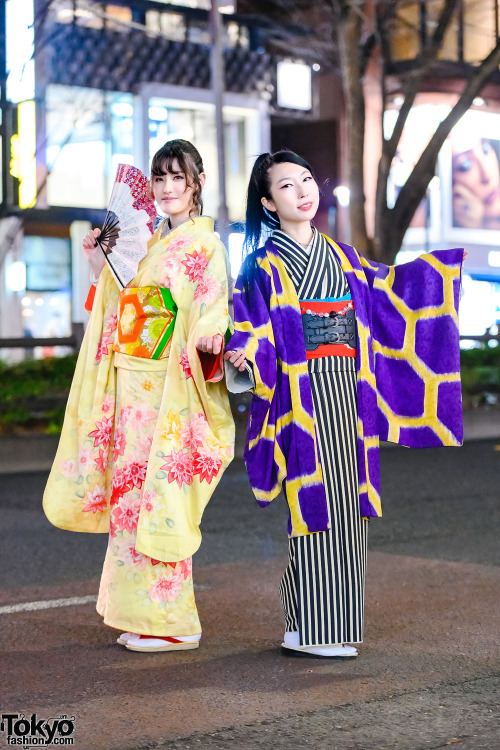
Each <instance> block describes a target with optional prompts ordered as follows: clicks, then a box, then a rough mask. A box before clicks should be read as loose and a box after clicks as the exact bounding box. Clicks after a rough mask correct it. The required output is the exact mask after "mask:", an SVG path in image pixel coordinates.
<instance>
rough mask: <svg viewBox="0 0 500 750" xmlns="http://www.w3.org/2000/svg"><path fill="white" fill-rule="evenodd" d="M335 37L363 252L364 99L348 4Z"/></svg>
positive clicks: (354, 214)
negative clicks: (337, 45) (340, 70)
mask: <svg viewBox="0 0 500 750" xmlns="http://www.w3.org/2000/svg"><path fill="white" fill-rule="evenodd" d="M336 16H337V19H336V21H337V29H336V33H337V39H338V43H339V55H340V63H341V69H342V81H343V88H344V96H345V107H346V121H347V138H348V143H347V161H348V177H349V189H350V203H349V221H350V225H351V241H352V244H353V245H354V246H355V247H356V248H357V249H358V250H359V252H361V253H363V254H365V253H367V251H368V250H369V246H370V242H369V238H368V234H367V230H366V219H365V194H364V178H363V172H364V138H365V99H364V92H363V82H362V65H361V54H360V39H361V33H362V23H363V22H362V17H361V14H360V13H359V11H358V10H357V9H354V10H353V9H352V8H351V7H350V6H349V5H348V4H346V5H344V6H343V8H342V9H341V10H340V11H339V10H338V8H337V12H336Z"/></svg>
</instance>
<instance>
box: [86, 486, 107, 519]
mask: <svg viewBox="0 0 500 750" xmlns="http://www.w3.org/2000/svg"><path fill="white" fill-rule="evenodd" d="M83 502H86V503H87V504H86V505H85V506H84V508H83V510H84V512H87V513H89V512H90V511H92V513H102V512H103V511H104V510H106V507H107V503H106V495H105V492H104V488H103V487H98V486H96V487H94V489H93V490H89V491H88V492H86V493H85V500H84V501H83Z"/></svg>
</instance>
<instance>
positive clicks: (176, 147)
mask: <svg viewBox="0 0 500 750" xmlns="http://www.w3.org/2000/svg"><path fill="white" fill-rule="evenodd" d="M176 159H177V163H178V165H179V169H180V170H181V172H183V174H184V177H185V178H186V187H192V188H193V197H192V204H193V205H192V208H191V209H190V211H189V216H190V217H191V214H192V213H194V214H195V215H198V213H200V214H202V213H203V201H202V199H201V189H202V188H201V181H200V174H201V173H202V172H204V169H203V161H202V159H201V156H200V152H199V151H198V149H197V148H196V147H195V146H193V144H192V143H191V142H190V141H185V140H184V139H183V138H175V139H174V140H172V141H167V142H166V143H165V144H164V145H163V146H162V147H161V148H160V150H159V151H157V152H156V154H155V155H154V156H153V160H152V162H151V178H154V177H163V175H164V174H166V173H167V172H173V164H174V161H175V160H176Z"/></svg>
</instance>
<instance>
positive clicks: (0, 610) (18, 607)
mask: <svg viewBox="0 0 500 750" xmlns="http://www.w3.org/2000/svg"><path fill="white" fill-rule="evenodd" d="M194 588H195V591H208V590H210V589H211V588H212V587H211V586H209V585H207V584H204V583H199V584H196V583H195V585H194ZM96 601H97V596H96V595H95V594H90V595H89V596H72V597H69V598H68V599H44V600H42V601H40V602H21V603H20V604H7V605H6V606H4V607H0V615H12V614H14V613H15V612H36V611H37V610H40V609H55V608H56V607H75V606H78V605H80V604H90V603H91V602H96Z"/></svg>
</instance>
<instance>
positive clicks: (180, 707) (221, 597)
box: [0, 440, 500, 750]
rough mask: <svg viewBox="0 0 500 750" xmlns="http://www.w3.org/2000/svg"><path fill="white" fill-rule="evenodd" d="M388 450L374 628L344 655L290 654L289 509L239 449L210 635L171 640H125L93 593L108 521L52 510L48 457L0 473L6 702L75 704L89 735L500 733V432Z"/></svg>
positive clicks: (351, 738) (349, 740)
mask: <svg viewBox="0 0 500 750" xmlns="http://www.w3.org/2000/svg"><path fill="white" fill-rule="evenodd" d="M381 455H382V497H383V508H384V517H383V519H375V520H372V521H371V522H370V531H369V559H368V579H367V609H366V634H365V643H364V644H363V646H361V647H360V649H359V651H360V655H359V657H358V659H357V660H355V662H350V663H338V662H328V663H325V662H317V661H311V660H306V659H290V658H286V657H283V656H282V655H281V653H280V651H279V644H280V642H281V636H282V631H283V624H282V619H281V613H280V607H279V599H278V593H277V587H278V583H279V579H280V575H281V572H282V570H283V567H284V565H285V562H286V555H287V541H286V533H285V527H286V509H285V505H284V502H283V501H282V499H281V498H278V499H277V500H276V501H275V502H274V503H273V504H272V505H271V507H269V508H267V509H265V510H261V509H258V508H257V506H256V505H255V503H254V501H253V498H252V495H251V490H250V487H249V485H248V481H247V478H246V474H245V469H244V465H243V462H242V460H241V459H237V460H235V461H234V462H233V464H232V465H231V466H230V468H229V469H228V471H227V472H226V474H225V476H224V478H223V480H222V482H221V485H220V486H219V488H218V490H217V492H216V493H215V495H214V498H213V499H212V501H211V503H210V504H209V506H208V509H207V511H206V515H205V518H204V521H203V527H202V530H203V543H202V546H201V549H200V551H199V552H198V553H197V554H196V555H195V558H194V577H195V585H196V591H197V593H196V595H197V601H198V607H199V611H200V617H201V619H202V625H203V628H204V633H203V638H202V645H201V647H200V649H199V650H198V651H192V652H184V653H182V652H179V653H176V654H149V655H144V654H135V653H131V652H128V651H126V650H125V649H123V648H121V647H119V646H117V645H116V644H115V643H114V640H115V637H116V633H115V632H114V631H112V630H111V629H109V628H107V627H105V626H104V625H103V624H102V623H101V621H100V618H99V617H98V615H97V614H96V612H95V604H94V602H93V600H92V598H93V596H95V594H96V593H97V587H98V581H99V576H100V570H101V565H102V561H103V558H104V551H105V546H106V541H107V540H106V538H105V536H104V535H95V536H94V535H83V534H73V533H70V532H63V531H60V530H58V529H55V528H53V527H51V526H50V524H49V523H48V522H47V521H46V520H45V518H44V516H43V513H42V511H41V496H42V492H43V487H44V484H45V480H46V477H47V472H41V471H38V472H33V473H27V474H9V475H8V476H3V477H1V480H0V481H1V489H0V512H1V517H2V532H3V533H2V546H1V548H0V642H1V648H2V656H1V663H2V668H1V673H2V679H1V687H0V694H1V710H2V712H4V713H5V711H11V712H16V713H21V712H24V713H25V714H26V715H31V714H32V713H33V712H36V713H37V715H38V716H39V717H40V716H49V715H50V716H60V715H62V714H65V715H68V716H69V715H70V714H71V715H72V716H74V717H75V734H74V746H75V747H77V748H80V749H81V750H87V748H88V749H89V750H90V749H91V748H98V749H101V748H102V750H132V749H134V750H135V749H139V748H140V749H141V750H142V749H145V748H158V749H163V748H165V750H166V749H167V748H168V749H169V750H177V748H179V750H180V748H181V747H182V748H183V750H185V749H186V748H198V747H200V748H204V747H211V748H221V749H222V748H226V747H227V748H229V747H231V748H233V749H234V748H237V749H238V750H239V748H242V749H243V750H253V749H254V748H273V750H274V748H276V749H277V750H280V749H281V748H285V747H286V748H289V747H291V746H292V747H293V746H295V747H315V748H320V749H322V748H325V749H326V748H339V749H341V750H344V748H345V749H346V750H348V749H349V750H350V749H351V748H355V749H357V750H386V749H387V750H392V749H393V750H400V749H402V750H405V749H406V748H407V749H408V750H420V748H440V747H446V746H449V745H452V744H457V745H458V746H459V747H462V748H464V750H466V749H467V750H469V749H470V750H472V749H473V748H486V747H488V748H495V747H500V741H498V740H497V737H500V717H499V715H498V686H499V676H500V669H499V663H500V662H499V658H498V621H499V616H500V607H499V597H498V584H499V581H500V570H499V567H498V566H499V562H500V553H499V545H498V528H499V526H498V518H499V503H498V500H499V494H500V493H499V487H500V445H498V444H497V441H494V440H484V441H475V442H469V443H467V444H466V445H465V446H464V447H463V448H460V449H434V450H422V451H410V450H406V449H402V448H395V447H384V448H383V449H382V451H381ZM70 597H81V599H80V600H79V601H78V602H76V603H74V604H72V605H70V606H57V607H56V606H55V605H49V606H48V608H46V609H41V608H40V606H39V604H38V603H39V602H47V601H48V600H49V601H53V600H55V601H56V602H57V601H59V600H61V599H64V598H70ZM84 597H87V599H85V598H84ZM26 603H28V604H29V606H31V605H32V604H34V605H36V608H34V609H33V608H32V609H27V610H23V611H15V605H16V604H23V605H26ZM60 604H61V602H60V601H59V605H60ZM2 743H3V744H2ZM3 746H5V747H7V744H6V742H5V733H2V732H0V748H1V747H3Z"/></svg>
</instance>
